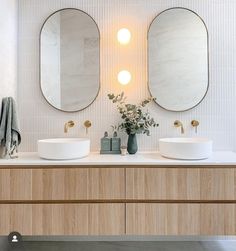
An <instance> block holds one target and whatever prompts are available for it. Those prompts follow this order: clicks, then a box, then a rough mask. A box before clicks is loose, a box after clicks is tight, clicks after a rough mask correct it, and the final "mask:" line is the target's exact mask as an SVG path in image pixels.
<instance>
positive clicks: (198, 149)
mask: <svg viewBox="0 0 236 251" xmlns="http://www.w3.org/2000/svg"><path fill="white" fill-rule="evenodd" d="M159 151H160V154H161V155H162V156H164V157H166V158H172V159H183V160H200V159H207V158H209V157H210V156H211V153H212V140H209V139H207V138H163V139H160V140H159Z"/></svg>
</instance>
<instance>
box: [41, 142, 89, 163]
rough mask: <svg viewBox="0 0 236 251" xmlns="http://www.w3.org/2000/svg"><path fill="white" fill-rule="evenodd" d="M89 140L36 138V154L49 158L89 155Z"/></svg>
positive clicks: (58, 158)
mask: <svg viewBox="0 0 236 251" xmlns="http://www.w3.org/2000/svg"><path fill="white" fill-rule="evenodd" d="M89 152H90V140H89V139H87V138H57V139H43V140H38V154H39V156H40V157H41V158H44V159H51V160H70V159H79V158H83V157H86V156H88V155H89Z"/></svg>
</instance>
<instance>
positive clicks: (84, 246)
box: [0, 236, 236, 251]
mask: <svg viewBox="0 0 236 251" xmlns="http://www.w3.org/2000/svg"><path fill="white" fill-rule="evenodd" d="M0 250H1V251H144V250H145V251H157V250H160V251H236V238H235V237H210V238H207V237H141V236H140V237H23V240H22V242H21V243H18V244H11V243H9V242H8V239H7V237H0Z"/></svg>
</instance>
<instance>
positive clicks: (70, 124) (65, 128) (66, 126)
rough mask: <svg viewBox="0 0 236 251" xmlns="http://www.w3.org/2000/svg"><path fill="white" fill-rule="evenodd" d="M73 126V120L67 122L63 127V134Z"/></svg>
mask: <svg viewBox="0 0 236 251" xmlns="http://www.w3.org/2000/svg"><path fill="white" fill-rule="evenodd" d="M74 125H75V122H74V121H73V120H69V121H68V122H66V123H65V125H64V133H68V129H69V128H71V127H73V126H74Z"/></svg>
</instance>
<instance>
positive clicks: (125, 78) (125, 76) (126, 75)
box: [117, 70, 131, 85]
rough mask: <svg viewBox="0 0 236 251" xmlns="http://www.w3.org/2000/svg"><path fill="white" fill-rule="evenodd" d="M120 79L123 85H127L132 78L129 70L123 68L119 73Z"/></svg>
mask: <svg viewBox="0 0 236 251" xmlns="http://www.w3.org/2000/svg"><path fill="white" fill-rule="evenodd" d="M117 78H118V81H119V83H120V84H122V85H127V84H128V83H129V82H130V80H131V74H130V72H129V71H126V70H123V71H120V72H119V73H118V76H117Z"/></svg>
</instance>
